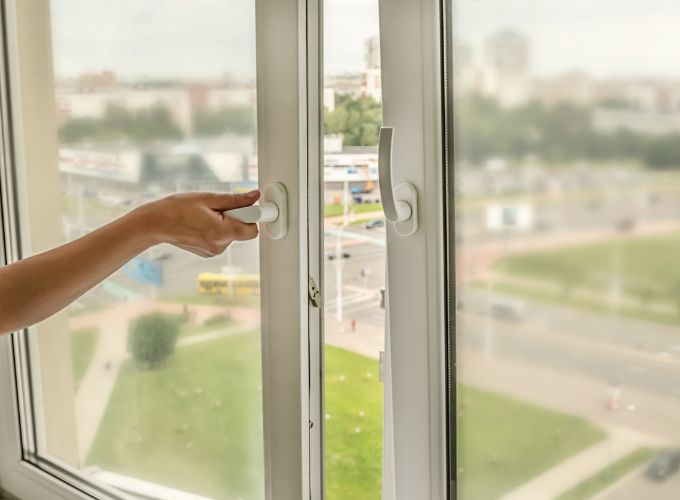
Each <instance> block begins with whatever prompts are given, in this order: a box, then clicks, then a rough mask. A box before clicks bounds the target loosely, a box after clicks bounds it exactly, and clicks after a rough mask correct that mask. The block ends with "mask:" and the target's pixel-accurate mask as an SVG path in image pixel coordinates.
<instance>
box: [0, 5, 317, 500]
mask: <svg viewBox="0 0 680 500" xmlns="http://www.w3.org/2000/svg"><path fill="white" fill-rule="evenodd" d="M48 4H49V3H48V2H46V1H44V0H8V1H6V2H4V3H3V8H4V11H3V12H2V15H3V17H2V19H1V21H2V25H1V26H0V27H1V28H2V30H1V31H2V35H3V42H6V46H5V47H3V48H4V49H5V50H3V51H2V55H3V56H4V57H2V61H1V63H2V64H0V66H1V67H2V72H3V73H2V76H3V79H2V87H1V88H2V102H1V103H0V104H1V106H0V107H1V108H2V112H3V115H2V118H3V121H2V125H3V127H2V132H3V136H2V139H3V140H2V153H3V154H2V159H3V160H4V161H3V163H2V164H1V165H0V176H2V177H0V180H1V181H2V185H1V186H0V189H1V190H2V191H1V194H2V200H1V201H2V216H3V217H2V229H3V235H4V245H3V247H4V248H10V250H11V251H9V252H8V254H7V255H6V257H7V262H13V261H15V260H17V259H18V258H20V256H21V255H22V252H20V250H23V252H24V253H26V252H28V251H29V250H28V249H29V248H30V247H29V244H30V241H29V238H28V235H27V234H22V231H21V229H22V228H23V227H28V226H27V225H26V224H27V222H28V221H27V214H26V211H19V210H16V207H17V206H22V207H26V206H27V205H26V202H27V198H26V189H25V187H26V185H27V182H26V178H25V177H26V175H27V170H26V166H27V165H31V164H35V163H31V162H35V161H36V160H37V158H38V157H39V156H40V154H48V155H49V147H48V148H46V149H47V153H44V150H45V148H36V147H32V148H29V147H28V145H29V139H30V143H31V144H33V145H35V144H36V143H39V144H41V145H42V142H40V141H42V140H45V141H47V143H48V145H49V141H50V140H51V141H56V138H54V137H53V136H54V130H55V128H54V124H53V123H50V119H49V116H47V117H46V115H44V114H41V113H40V106H39V104H41V103H39V100H38V102H36V99H35V97H36V95H38V96H40V95H43V96H45V95H46V92H47V90H46V88H47V87H49V86H50V80H51V77H46V78H42V77H43V76H47V75H51V53H50V40H49V37H50V30H49V5H48ZM310 13H311V14H312V17H308V16H309V14H310ZM319 16H320V9H319V3H318V2H317V1H310V2H299V1H298V0H257V2H256V43H257V47H258V49H257V75H258V79H257V85H258V88H257V96H258V131H259V132H258V151H259V182H260V186H264V185H266V184H268V183H270V182H282V183H283V184H284V185H285V186H286V188H287V190H288V194H289V206H288V211H289V214H290V227H289V231H288V236H287V237H286V238H285V239H283V240H269V239H266V238H261V240H260V247H261V251H260V260H261V262H260V272H261V275H262V276H263V277H265V278H263V280H262V283H263V287H262V292H261V294H262V296H261V298H262V306H261V307H262V309H261V311H262V357H263V373H262V377H263V399H264V401H263V403H264V404H263V407H264V444H265V491H266V497H267V498H271V499H273V498H277V499H278V498H309V497H310V489H314V491H315V493H314V495H313V496H314V498H320V480H319V477H320V476H318V477H316V475H317V474H320V471H321V470H322V469H321V467H320V465H319V463H320V459H321V457H320V455H319V453H318V451H317V450H319V449H321V442H320V428H321V426H320V425H317V426H311V428H312V429H314V430H313V431H310V420H312V418H314V419H317V421H318V416H319V414H320V395H319V392H318V391H319V390H320V388H319V387H314V384H312V383H311V382H310V376H309V370H310V363H309V360H310V345H313V344H311V342H316V341H314V340H311V336H314V337H315V338H318V336H319V335H320V334H319V326H318V321H319V312H318V311H311V310H310V309H309V306H308V300H307V286H308V284H307V275H308V273H312V272H316V275H315V276H316V279H317V280H320V276H319V274H318V272H319V271H318V269H319V262H320V257H319V254H318V252H319V250H320V248H321V245H320V243H319V241H320V240H319V239H317V240H311V241H317V243H314V244H310V237H315V235H318V233H319V223H320V219H318V220H317V218H316V217H309V215H308V208H307V207H308V204H310V205H311V206H314V207H320V201H319V200H320V198H319V192H320V191H319V189H318V184H317V182H318V176H317V177H315V178H312V179H311V182H313V183H314V187H313V188H312V189H310V187H309V182H310V179H309V178H308V175H310V172H318V171H319V170H320V168H319V165H320V163H319V161H320V147H319V144H320V138H321V136H320V128H319V124H320V116H321V110H320V109H319V100H318V96H319V88H318V81H320V67H321V66H320V64H319V60H318V57H319V53H318V41H319V31H318V30H319V29H320V28H319V26H318V25H319V23H318V20H319ZM41 27H42V29H41ZM310 30H314V33H310V32H309V31H310ZM315 43H316V45H314V44H315ZM309 47H316V52H315V53H314V54H313V55H312V57H311V58H310V56H309V55H308V54H307V50H308V48H309ZM315 73H316V74H318V75H319V76H318V78H316V79H315V78H314V74H315ZM36 75H40V76H41V78H36ZM10 89H11V90H12V92H11V93H10V92H9V90H10ZM10 94H11V98H10ZM49 94H50V99H53V90H52V87H50V88H49ZM312 98H314V99H316V100H313V99H312ZM42 109H43V110H49V109H50V107H49V106H42ZM10 110H11V113H10ZM10 114H11V115H12V118H13V120H12V123H11V127H10V122H9V119H8V118H9V116H10ZM314 116H316V117H317V118H316V121H314ZM314 125H315V126H316V128H315V129H314ZM25 130H30V131H31V136H30V138H29V137H28V136H27V134H25V133H24V131H25ZM312 131H314V133H312ZM10 132H11V133H10ZM50 136H51V137H50ZM45 138H46V139H45ZM52 146H53V147H56V143H54V142H53V143H52ZM12 151H14V153H15V154H10V153H11V152H12ZM41 151H42V153H41ZM53 151H54V149H53ZM14 174H15V175H16V176H17V179H16V182H14V180H13V179H12V178H11V176H12V175H14ZM8 179H9V181H11V182H8ZM15 200H18V202H19V203H16V202H15ZM315 211H316V208H315ZM320 213H321V212H320V210H319V214H320ZM301 221H304V224H302V223H301ZM20 238H22V241H21V243H22V245H20V244H19V243H20ZM281 262H286V266H281V265H280V263H281ZM310 320H311V321H315V323H316V325H315V326H313V327H312V328H311V329H310V327H309V321H310ZM29 330H30V329H29ZM31 337H32V335H31V333H30V332H28V333H27V332H21V333H16V334H12V335H11V336H9V335H7V336H4V337H2V338H0V441H1V442H3V447H1V448H0V478H1V479H2V481H3V485H4V487H5V488H6V489H7V491H8V492H10V493H11V494H13V495H16V496H18V497H20V498H41V499H44V500H51V499H53V498H54V499H57V498H60V499H63V498H74V499H76V498H111V499H114V498H125V495H124V494H121V493H118V492H116V491H114V490H113V489H109V488H106V487H99V486H94V485H92V484H90V483H89V482H88V481H86V480H84V479H83V478H82V477H79V474H78V471H77V470H74V469H72V468H70V467H69V466H67V465H64V464H60V463H57V461H56V460H52V459H50V460H49V461H47V460H45V459H42V458H41V457H38V456H36V454H35V451H36V449H37V448H38V444H39V443H40V442H41V439H42V437H41V436H39V435H36V432H35V430H36V428H35V426H34V425H33V422H32V415H33V413H34V412H33V410H32V408H31V405H32V404H33V403H37V404H40V398H39V395H38V397H36V398H33V397H31V394H30V390H33V389H36V387H37V386H36V387H33V386H31V385H30V384H28V382H29V378H30V376H31V373H29V372H33V371H34V370H28V367H29V364H28V362H29V361H30V359H31V357H32V356H31V353H32V345H31V340H32V338H31ZM312 351H313V349H312ZM33 359H35V358H33ZM316 362H317V363H318V355H317V358H316ZM31 368H35V367H31ZM37 388H38V390H39V387H37ZM310 401H313V403H312V405H310ZM312 408H313V409H312ZM312 421H313V420H312ZM6 443H9V445H5V444H6ZM313 475H314V476H315V478H314V479H313V478H312V476H313ZM312 483H313V486H310V484H312Z"/></svg>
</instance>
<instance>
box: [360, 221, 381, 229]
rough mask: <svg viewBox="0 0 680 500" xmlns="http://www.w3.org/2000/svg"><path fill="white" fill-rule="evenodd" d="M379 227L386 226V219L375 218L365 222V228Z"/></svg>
mask: <svg viewBox="0 0 680 500" xmlns="http://www.w3.org/2000/svg"><path fill="white" fill-rule="evenodd" d="M378 227H385V220H384V219H373V220H369V221H368V222H367V223H366V224H364V228H365V229H376V228H378Z"/></svg>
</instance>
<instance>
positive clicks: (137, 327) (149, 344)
mask: <svg viewBox="0 0 680 500" xmlns="http://www.w3.org/2000/svg"><path fill="white" fill-rule="evenodd" d="M179 328H180V326H179V321H178V320H177V318H175V317H173V316H170V315H167V314H163V313H150V314H145V315H144V316H140V317H139V318H137V319H136V320H135V321H134V323H133V324H132V328H131V329H130V333H129V336H128V349H129V350H130V352H131V353H132V357H133V358H134V360H135V362H136V363H137V365H138V366H139V367H141V368H145V369H154V368H156V367H158V366H159V365H161V364H162V363H163V362H164V361H165V360H166V359H167V358H168V357H169V356H170V355H171V354H172V353H173V352H174V351H175V345H176V344H177V337H178V336H179Z"/></svg>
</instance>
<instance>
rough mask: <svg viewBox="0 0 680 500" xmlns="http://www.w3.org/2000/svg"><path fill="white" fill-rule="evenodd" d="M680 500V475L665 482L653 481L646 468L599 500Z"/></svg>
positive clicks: (633, 474)
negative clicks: (645, 472)
mask: <svg viewBox="0 0 680 500" xmlns="http://www.w3.org/2000/svg"><path fill="white" fill-rule="evenodd" d="M678 498H680V474H678V473H676V474H674V475H673V476H671V477H670V478H668V479H666V480H665V481H652V480H650V479H647V478H646V477H645V475H644V468H642V469H640V470H637V471H635V472H634V473H632V474H631V475H629V476H628V477H626V478H625V479H623V480H622V481H621V482H620V483H618V484H616V485H615V486H614V487H612V488H611V489H609V490H607V491H606V492H605V493H604V494H602V495H601V496H598V497H597V500H645V499H647V500H677V499H678Z"/></svg>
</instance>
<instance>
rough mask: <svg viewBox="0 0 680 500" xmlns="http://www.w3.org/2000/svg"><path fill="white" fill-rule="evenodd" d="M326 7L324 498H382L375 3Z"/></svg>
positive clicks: (381, 243)
mask: <svg viewBox="0 0 680 500" xmlns="http://www.w3.org/2000/svg"><path fill="white" fill-rule="evenodd" d="M324 9H325V12H324V16H325V27H324V31H325V33H324V36H325V54H324V61H325V68H324V71H325V83H324V107H325V132H324V133H325V137H324V153H325V160H324V202H325V209H324V242H325V248H324V262H325V269H324V274H325V283H324V286H325V290H324V298H325V325H324V328H325V351H324V357H325V379H324V380H325V382H324V383H325V388H324V397H325V416H324V418H325V420H324V425H325V453H326V456H325V465H326V471H325V473H326V476H325V480H326V497H327V498H328V499H329V500H343V499H347V498H353V499H376V500H377V499H380V498H381V497H382V492H381V484H382V432H383V391H384V389H383V384H382V383H381V382H380V380H379V366H378V357H379V353H380V351H382V350H384V342H385V335H384V311H383V310H382V309H380V289H381V288H383V287H384V286H385V222H384V215H383V212H382V206H381V204H380V193H379V190H378V154H377V142H378V132H379V129H380V125H381V124H382V104H381V87H380V52H379V50H380V47H379V38H378V2H377V1H374V2H354V1H348V0H326V2H325V4H324ZM348 26H352V29H351V30H348V29H347V27H348Z"/></svg>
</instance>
